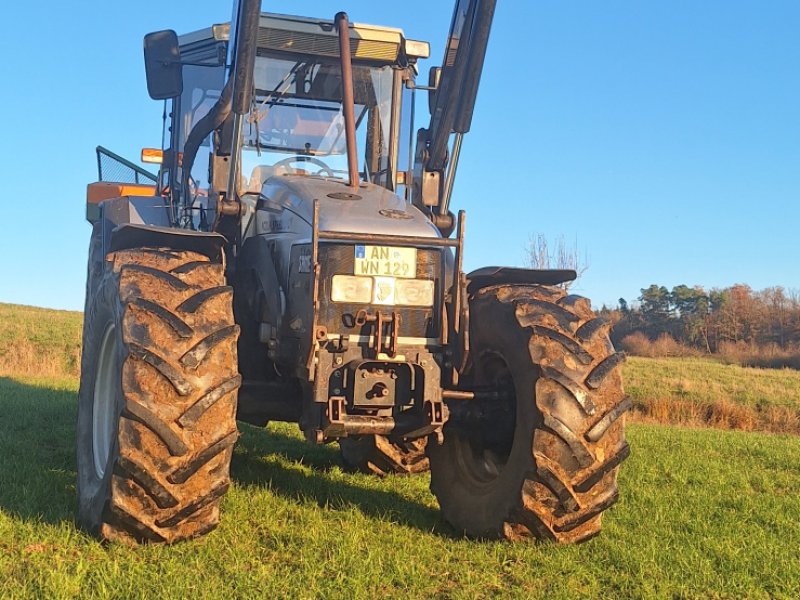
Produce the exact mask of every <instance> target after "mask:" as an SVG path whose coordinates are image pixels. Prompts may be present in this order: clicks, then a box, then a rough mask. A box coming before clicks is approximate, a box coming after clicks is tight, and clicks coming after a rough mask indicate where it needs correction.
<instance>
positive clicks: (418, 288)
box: [394, 279, 434, 306]
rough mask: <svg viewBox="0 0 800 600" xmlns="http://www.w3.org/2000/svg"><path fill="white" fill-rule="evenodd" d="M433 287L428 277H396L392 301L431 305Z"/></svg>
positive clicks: (409, 304)
mask: <svg viewBox="0 0 800 600" xmlns="http://www.w3.org/2000/svg"><path fill="white" fill-rule="evenodd" d="M433 289H434V284H433V281H432V280H430V279H398V280H397V282H396V283H395V287H394V301H395V303H396V304H401V305H403V306H433Z"/></svg>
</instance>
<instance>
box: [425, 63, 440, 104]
mask: <svg viewBox="0 0 800 600" xmlns="http://www.w3.org/2000/svg"><path fill="white" fill-rule="evenodd" d="M441 80H442V68H441V67H431V70H430V71H428V111H429V112H430V113H431V114H433V111H434V110H435V109H436V92H437V91H438V90H439V82H440V81H441Z"/></svg>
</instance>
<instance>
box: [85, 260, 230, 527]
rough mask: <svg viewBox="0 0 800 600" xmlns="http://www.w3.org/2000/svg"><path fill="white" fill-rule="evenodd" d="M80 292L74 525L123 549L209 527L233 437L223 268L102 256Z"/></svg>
mask: <svg viewBox="0 0 800 600" xmlns="http://www.w3.org/2000/svg"><path fill="white" fill-rule="evenodd" d="M95 279H96V285H95V286H94V289H93V290H90V294H89V296H87V303H86V304H87V307H86V312H85V323H84V332H83V356H82V369H81V384H80V392H79V400H78V424H77V462H78V482H77V483H78V485H77V487H78V520H79V522H80V524H81V526H82V527H83V528H84V529H86V530H87V531H89V532H90V533H91V534H93V535H95V536H98V537H100V538H102V539H105V540H120V541H125V542H145V541H150V542H167V543H171V542H176V541H179V540H183V539H187V538H192V537H196V536H199V535H202V534H204V533H206V532H208V531H210V530H211V529H213V528H214V527H215V526H216V525H217V523H218V521H219V500H220V498H221V497H222V496H223V495H224V494H225V492H226V491H227V489H228V487H229V485H230V476H229V465H230V458H231V454H232V451H233V445H234V442H235V441H236V438H237V437H238V432H237V429H236V421H235V419H234V415H235V411H236V391H237V389H238V388H239V385H240V383H241V378H240V376H239V374H238V373H237V368H236V339H237V336H238V333H239V330H238V327H237V326H236V325H235V324H234V322H233V312H232V310H231V302H232V291H231V288H229V287H227V286H226V285H225V278H224V268H223V266H222V265H220V264H216V263H212V262H209V259H208V258H207V257H205V256H203V255H200V254H197V253H193V252H178V251H170V250H165V249H147V248H145V249H136V250H126V251H120V252H116V253H113V254H109V255H108V256H107V257H106V259H105V261H104V262H103V271H102V276H101V277H99V278H95Z"/></svg>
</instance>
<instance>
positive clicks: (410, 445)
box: [339, 435, 430, 477]
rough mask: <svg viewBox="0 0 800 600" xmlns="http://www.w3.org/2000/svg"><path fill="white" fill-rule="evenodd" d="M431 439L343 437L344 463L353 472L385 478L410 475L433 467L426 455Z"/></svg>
mask: <svg viewBox="0 0 800 600" xmlns="http://www.w3.org/2000/svg"><path fill="white" fill-rule="evenodd" d="M427 442H428V439H427V438H421V439H417V440H411V441H409V442H392V441H390V440H389V438H387V437H385V436H382V435H364V436H361V437H354V438H342V439H340V440H339V447H340V449H341V452H342V461H343V462H344V464H345V466H346V467H347V468H348V469H350V470H352V471H360V472H361V473H368V474H371V475H378V476H380V477H383V476H385V475H389V474H390V473H395V474H401V475H411V474H414V473H424V472H425V471H427V470H428V469H429V468H430V463H429V461H428V456H427V455H426V453H425V447H426V446H427Z"/></svg>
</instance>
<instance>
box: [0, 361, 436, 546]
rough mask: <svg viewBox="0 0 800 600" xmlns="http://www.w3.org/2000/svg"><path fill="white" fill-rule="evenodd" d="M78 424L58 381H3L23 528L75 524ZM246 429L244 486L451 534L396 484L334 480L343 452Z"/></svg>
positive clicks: (7, 502)
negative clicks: (393, 486) (25, 525)
mask: <svg viewBox="0 0 800 600" xmlns="http://www.w3.org/2000/svg"><path fill="white" fill-rule="evenodd" d="M76 418H77V394H76V392H75V391H74V388H73V389H70V387H69V386H68V385H60V384H59V383H58V382H57V381H55V380H53V382H52V383H51V382H43V383H42V384H40V385H39V384H29V383H22V382H20V381H18V380H16V379H14V378H12V377H0V510H2V511H4V512H5V513H6V514H8V515H9V516H10V517H12V518H13V519H18V520H21V521H27V522H39V523H48V524H56V525H57V524H61V523H65V522H66V523H72V524H75V522H76V520H75V517H76V511H77V501H76V488H75V478H76V467H75V422H76ZM239 428H240V430H241V431H242V436H241V438H240V439H239V442H238V443H237V445H236V450H235V454H234V457H233V461H232V464H231V475H232V477H233V480H234V482H235V483H236V484H238V485H250V486H256V487H260V488H265V489H269V490H270V492H271V493H274V494H277V495H279V496H282V497H285V498H287V499H290V500H293V501H297V502H308V501H313V502H316V503H317V504H318V505H319V506H321V507H328V508H331V509H334V510H336V509H340V508H347V507H355V508H356V509H357V510H360V511H361V512H362V513H364V514H365V515H368V516H370V517H374V518H376V519H378V518H379V519H389V520H391V521H392V522H395V523H399V524H402V525H407V526H410V527H414V528H417V529H420V530H424V531H427V532H433V533H435V534H437V535H444V536H450V535H451V533H450V531H449V528H448V527H447V525H445V524H444V523H443V522H442V521H441V519H440V517H439V514H438V511H436V510H433V509H431V508H430V507H427V506H425V505H423V504H420V503H418V502H415V501H413V500H411V499H408V498H406V497H404V496H403V495H402V494H400V493H398V492H395V491H393V490H391V489H385V488H389V487H391V482H390V481H389V480H387V482H388V483H390V485H380V486H375V485H374V482H373V481H370V479H371V478H369V477H368V476H366V475H364V476H362V475H345V476H342V475H341V474H334V473H333V472H332V471H333V470H334V469H335V468H336V467H341V461H340V459H339V453H338V448H337V447H336V445H333V446H313V445H310V444H307V443H306V442H305V441H304V440H302V439H299V438H296V437H292V436H291V435H288V434H286V433H283V432H281V431H274V430H273V429H272V428H270V429H267V430H263V429H257V428H253V427H250V426H248V425H244V424H241V423H240V424H239ZM389 479H393V478H389ZM359 481H361V482H363V484H362V485H359ZM376 487H383V488H384V489H375V488H376ZM223 518H224V516H223Z"/></svg>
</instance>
